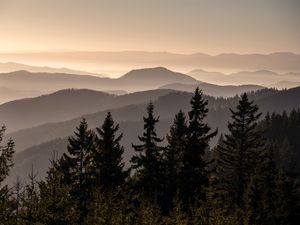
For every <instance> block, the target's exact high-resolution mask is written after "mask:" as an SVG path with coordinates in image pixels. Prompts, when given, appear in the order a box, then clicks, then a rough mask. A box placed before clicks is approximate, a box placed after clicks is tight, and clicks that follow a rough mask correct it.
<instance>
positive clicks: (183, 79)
mask: <svg viewBox="0 0 300 225" xmlns="http://www.w3.org/2000/svg"><path fill="white" fill-rule="evenodd" d="M174 80H177V82H178V83H184V84H193V83H197V80H196V79H194V78H192V77H190V76H188V75H185V74H182V73H177V72H173V71H170V70H167V69H166V68H163V67H157V68H151V69H139V70H132V71H130V72H129V73H127V74H125V75H124V76H122V77H120V78H119V79H118V81H119V82H121V84H122V85H125V86H128V85H134V86H138V87H140V88H141V89H146V88H147V87H148V86H149V83H151V84H152V85H153V86H156V87H155V88H158V87H160V86H161V85H162V84H170V83H173V81H174Z"/></svg>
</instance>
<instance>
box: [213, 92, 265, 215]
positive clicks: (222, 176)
mask: <svg viewBox="0 0 300 225" xmlns="http://www.w3.org/2000/svg"><path fill="white" fill-rule="evenodd" d="M231 113H232V116H231V117H232V122H230V123H229V124H228V130H229V132H230V133H229V134H227V135H225V137H224V140H223V141H222V144H221V145H219V146H218V147H217V148H216V155H217V174H218V189H219V192H220V193H223V194H224V196H223V198H224V199H225V200H226V202H225V204H224V207H227V208H228V209H229V208H231V207H232V206H237V207H238V208H240V209H242V210H243V208H244V206H245V204H244V196H245V193H246V190H247V186H248V184H249V182H250V179H251V176H252V175H253V174H254V170H255V168H256V165H257V161H258V159H259V158H260V155H261V153H262V151H263V150H264V146H265V141H264V138H263V131H262V130H261V129H259V128H258V126H257V122H258V119H259V118H260V116H261V114H260V113H258V107H257V106H256V105H254V103H253V101H249V100H248V97H247V94H246V93H245V94H243V95H241V99H240V101H239V104H238V106H237V110H236V111H233V110H231Z"/></svg>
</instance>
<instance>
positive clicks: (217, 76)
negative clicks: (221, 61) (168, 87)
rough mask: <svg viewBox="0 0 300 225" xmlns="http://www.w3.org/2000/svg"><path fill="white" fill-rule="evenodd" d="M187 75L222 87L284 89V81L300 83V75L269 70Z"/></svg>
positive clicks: (191, 73)
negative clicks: (248, 85) (246, 86)
mask: <svg viewBox="0 0 300 225" xmlns="http://www.w3.org/2000/svg"><path fill="white" fill-rule="evenodd" d="M187 74H188V75H190V76H192V77H194V78H195V79H197V80H200V81H203V82H208V83H213V84H221V85H241V84H258V85H263V86H268V87H275V88H282V85H280V82H282V81H288V82H296V83H299V82H300V73H275V72H273V71H268V70H258V71H240V72H237V73H231V74H223V73H218V72H207V71H204V70H193V71H191V72H189V73H187ZM295 86H297V85H295ZM295 86H287V87H295Z"/></svg>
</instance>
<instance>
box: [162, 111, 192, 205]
mask: <svg viewBox="0 0 300 225" xmlns="http://www.w3.org/2000/svg"><path fill="white" fill-rule="evenodd" d="M186 136H187V124H186V118H185V115H184V113H183V112H182V111H181V110H180V111H179V112H178V113H177V114H176V116H175V119H174V122H173V125H172V126H171V128H170V134H168V135H167V140H168V146H167V147H166V148H164V152H163V171H164V177H165V178H164V180H163V184H164V203H165V205H166V206H165V207H166V208H167V210H169V209H170V208H171V205H172V203H173V200H174V198H175V196H176V195H177V194H178V191H179V190H178V187H179V185H180V183H179V182H180V180H179V177H180V174H181V170H182V166H183V159H182V157H183V153H184V151H185V147H186Z"/></svg>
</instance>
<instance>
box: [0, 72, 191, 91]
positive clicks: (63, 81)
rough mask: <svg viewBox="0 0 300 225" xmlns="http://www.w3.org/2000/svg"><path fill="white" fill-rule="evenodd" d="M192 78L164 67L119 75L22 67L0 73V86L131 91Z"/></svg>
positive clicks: (49, 89)
mask: <svg viewBox="0 0 300 225" xmlns="http://www.w3.org/2000/svg"><path fill="white" fill-rule="evenodd" d="M195 82H196V80H195V79H194V78H192V77H189V76H187V75H185V74H181V73H176V72H173V71H170V70H167V69H165V68H148V69H139V70H133V71H131V72H129V73H127V74H125V75H124V76H122V77H120V78H118V79H111V78H103V77H95V76H88V75H74V74H63V73H31V72H28V71H23V70H21V71H16V72H12V73H3V74H0V83H1V86H3V87H9V88H11V89H15V90H36V91H41V90H43V91H57V90H60V89H67V88H85V89H93V90H99V91H104V92H105V91H108V90H124V91H129V92H132V91H142V90H150V89H155V88H158V87H159V86H161V85H165V84H169V83H195Z"/></svg>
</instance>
